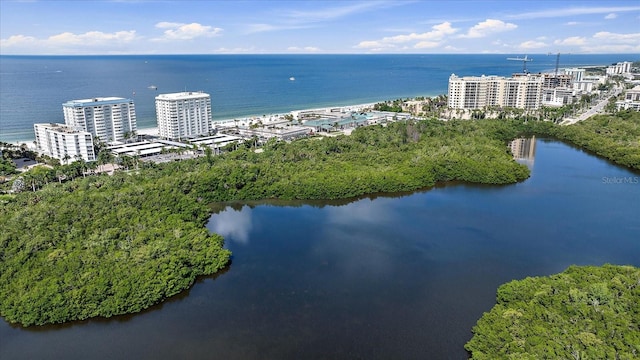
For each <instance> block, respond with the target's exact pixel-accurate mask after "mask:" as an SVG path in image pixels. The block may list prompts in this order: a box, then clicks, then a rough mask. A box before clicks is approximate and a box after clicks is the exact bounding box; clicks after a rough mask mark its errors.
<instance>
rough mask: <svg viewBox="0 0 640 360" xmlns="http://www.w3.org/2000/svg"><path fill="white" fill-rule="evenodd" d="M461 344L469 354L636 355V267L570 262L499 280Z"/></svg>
mask: <svg viewBox="0 0 640 360" xmlns="http://www.w3.org/2000/svg"><path fill="white" fill-rule="evenodd" d="M473 334H474V335H473V338H472V339H471V340H470V341H469V342H468V343H467V344H466V345H465V348H466V349H467V350H468V351H469V352H470V353H471V358H472V359H478V360H480V359H492V360H493V359H629V360H630V359H637V358H638V357H640V269H639V268H636V267H633V266H613V265H604V266H602V267H595V266H582V267H580V266H571V267H569V268H568V269H567V270H566V271H564V272H562V273H560V274H557V275H552V276H548V277H535V278H531V277H530V278H526V279H523V280H515V281H511V282H509V283H507V284H504V285H502V286H500V288H499V289H498V294H497V304H496V305H495V306H494V307H493V309H491V311H489V312H487V313H485V314H484V315H483V316H482V318H481V319H480V320H478V323H477V325H476V326H474V328H473Z"/></svg>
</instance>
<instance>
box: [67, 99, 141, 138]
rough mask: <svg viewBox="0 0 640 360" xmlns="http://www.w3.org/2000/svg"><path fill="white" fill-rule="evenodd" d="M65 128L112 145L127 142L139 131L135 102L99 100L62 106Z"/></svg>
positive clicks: (70, 102) (69, 103)
mask: <svg viewBox="0 0 640 360" xmlns="http://www.w3.org/2000/svg"><path fill="white" fill-rule="evenodd" d="M62 108H63V110H64V122H65V124H66V125H69V126H72V127H74V128H77V129H78V130H83V131H87V132H89V133H91V134H92V135H93V136H94V137H96V138H98V139H100V140H101V141H104V142H107V143H112V142H117V141H122V140H124V139H125V134H127V133H129V134H131V133H133V132H134V131H136V129H137V125H136V110H135V106H134V105H133V100H131V99H124V98H119V97H99V98H92V99H82V100H71V101H68V102H66V103H64V104H62Z"/></svg>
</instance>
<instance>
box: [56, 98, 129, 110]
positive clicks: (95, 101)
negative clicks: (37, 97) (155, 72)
mask: <svg viewBox="0 0 640 360" xmlns="http://www.w3.org/2000/svg"><path fill="white" fill-rule="evenodd" d="M129 102H133V100H131V99H125V98H121V97H115V96H110V97H95V98H91V99H79V100H69V101H67V102H66V103H64V104H62V106H73V107H80V106H87V105H110V104H122V103H129Z"/></svg>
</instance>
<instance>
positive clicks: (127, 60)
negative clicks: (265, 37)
mask: <svg viewBox="0 0 640 360" xmlns="http://www.w3.org/2000/svg"><path fill="white" fill-rule="evenodd" d="M509 56H516V55H515V54H514V55H506V54H503V55H496V54H493V55H140V56H0V141H6V142H16V141H29V142H30V141H32V140H33V139H34V138H35V136H34V133H33V124H34V123H43V122H44V123H46V122H55V123H64V116H63V112H62V103H64V102H66V101H69V100H74V99H87V98H93V97H103V96H118V97H125V98H132V99H133V100H134V102H135V105H136V113H137V118H138V127H139V128H140V129H144V128H150V127H155V126H156V114H155V105H154V98H155V96H156V95H157V94H160V93H169V92H179V91H184V90H185V89H186V90H190V91H198V90H202V91H204V92H207V93H210V94H211V97H212V108H213V117H214V121H215V120H223V119H232V118H236V117H246V116H256V115H257V116H260V115H263V114H271V113H284V112H289V111H291V110H300V109H308V108H315V107H328V106H337V105H350V104H361V103H370V102H377V101H383V100H391V99H397V98H406V97H413V96H435V95H439V94H445V93H446V92H447V87H448V78H449V75H451V73H455V74H457V75H460V76H467V75H482V74H485V75H503V76H509V75H511V73H514V72H519V71H521V70H522V63H520V62H517V61H507V60H506V58H507V57H509ZM518 56H521V55H518ZM630 56H631V57H633V55H613V54H612V55H564V54H563V55H562V58H561V64H560V65H561V67H574V66H584V65H606V64H610V63H614V62H618V61H626V60H629V61H633V60H637V59H633V58H629V57H630ZM529 57H531V58H533V59H534V61H533V62H530V63H529V64H528V65H527V68H528V69H529V70H530V71H531V72H539V71H552V70H553V68H554V67H555V60H556V57H555V56H548V55H546V54H540V55H531V54H529ZM291 77H294V78H295V81H291V80H290V78H291ZM150 86H155V87H157V90H154V89H149V87H150Z"/></svg>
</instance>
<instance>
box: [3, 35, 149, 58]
mask: <svg viewBox="0 0 640 360" xmlns="http://www.w3.org/2000/svg"><path fill="white" fill-rule="evenodd" d="M138 38H139V37H138V36H137V35H136V31H135V30H130V31H116V32H113V33H105V32H102V31H88V32H86V33H82V34H74V33H71V32H64V33H60V34H56V35H52V36H49V37H48V38H46V39H38V38H35V37H33V36H26V35H12V36H10V37H9V38H7V39H2V40H0V48H2V49H3V50H8V51H10V52H11V53H23V54H31V53H39V54H75V53H103V52H107V53H120V52H122V51H125V52H126V50H127V46H128V45H129V44H131V43H132V42H134V41H135V40H137V39H138ZM9 49H10V50H9Z"/></svg>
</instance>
